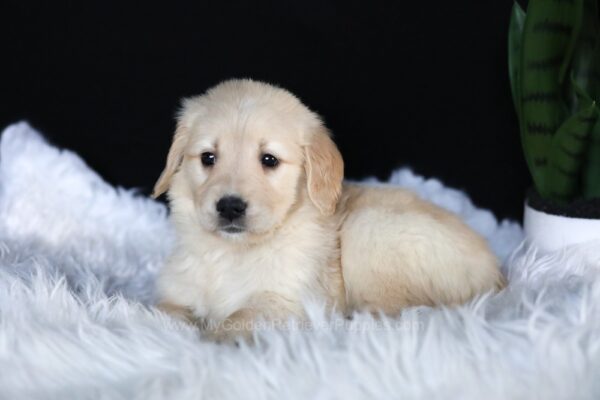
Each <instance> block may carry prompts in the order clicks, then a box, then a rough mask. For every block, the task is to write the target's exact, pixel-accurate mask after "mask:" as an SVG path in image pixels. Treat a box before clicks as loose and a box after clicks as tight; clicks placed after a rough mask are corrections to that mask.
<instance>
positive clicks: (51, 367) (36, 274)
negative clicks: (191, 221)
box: [0, 123, 600, 399]
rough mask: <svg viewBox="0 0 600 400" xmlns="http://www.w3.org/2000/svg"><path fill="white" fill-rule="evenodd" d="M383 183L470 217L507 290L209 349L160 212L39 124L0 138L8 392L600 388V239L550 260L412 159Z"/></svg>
mask: <svg viewBox="0 0 600 400" xmlns="http://www.w3.org/2000/svg"><path fill="white" fill-rule="evenodd" d="M389 184H391V185H399V186H403V187H407V188H410V189H411V190H414V191H415V192H417V193H418V194H419V195H421V196H422V197H424V198H426V199H429V200H430V201H432V202H434V203H436V204H438V205H441V206H443V207H445V208H448V209H450V210H452V211H454V212H455V213H457V214H458V215H460V216H461V217H462V218H463V219H464V220H465V221H466V222H467V223H468V224H469V225H470V226H472V227H473V228H474V229H475V230H477V231H478V232H479V233H481V234H482V235H483V236H485V237H486V238H487V239H488V241H489V242H490V244H491V246H492V248H493V249H494V251H495V252H496V254H498V256H499V257H500V258H501V259H502V260H504V267H503V268H504V273H505V274H506V276H507V277H508V279H509V282H510V283H509V286H508V288H507V289H506V290H504V291H503V292H502V293H500V294H497V295H493V296H484V297H481V298H478V299H475V300H473V301H472V302H470V303H469V304H466V305H464V306H461V307H453V308H428V307H417V308H411V309H407V310H405V311H404V312H403V313H402V314H401V315H400V316H398V317H397V318H383V319H382V320H374V319H373V318H372V317H371V316H370V315H368V314H358V315H355V316H354V318H353V319H352V320H344V319H343V318H341V317H340V316H336V315H334V316H327V315H325V314H324V312H323V310H322V308H320V307H319V306H318V305H313V306H312V307H311V308H310V310H309V312H310V316H311V321H312V327H311V329H288V330H286V331H283V330H269V329H266V328H265V330H264V331H260V332H259V333H258V335H259V337H260V338H261V339H262V340H261V341H260V343H259V345H257V346H253V347H248V346H241V347H239V348H236V347H233V346H223V345H218V344H214V343H209V342H205V341H203V340H202V339H200V338H199V337H198V332H197V331H196V330H195V329H194V328H193V327H191V326H188V325H186V324H184V323H181V322H178V321H176V320H175V319H173V318H171V317H169V316H167V315H165V314H163V313H161V312H159V311H157V310H156V309H155V308H153V307H152V304H153V301H154V290H153V284H154V278H155V276H156V272H157V270H158V269H159V268H160V266H161V264H162V262H163V260H164V259H165V256H166V255H167V254H168V252H169V249H170V247H171V246H172V243H173V237H174V232H173V230H172V228H171V227H170V225H169V222H168V220H167V215H168V213H167V209H166V207H165V206H164V205H163V204H161V203H158V202H155V201H153V200H150V199H148V198H146V197H143V196H140V195H139V194H136V192H135V191H134V190H127V189H121V188H113V187H111V186H110V185H108V184H107V183H105V182H104V181H103V180H102V179H101V178H100V177H99V176H98V175H97V174H96V173H94V172H93V171H92V170H90V169H89V168H88V167H87V166H86V164H85V163H84V162H83V161H82V160H81V159H80V158H79V157H78V156H77V155H76V154H73V153H72V152H69V151H66V150H59V149H56V148H55V147H52V146H51V145H49V144H48V143H46V141H45V140H44V139H43V138H42V137H41V136H40V135H39V134H38V133H36V132H35V131H34V130H33V129H32V128H31V127H29V126H28V125H27V124H25V123H19V124H15V125H12V126H10V127H8V128H7V129H6V130H5V131H4V133H3V134H2V137H1V142H0V398H1V399H32V398H43V399H52V398H56V399H67V398H74V399H85V398H110V399H154V398H169V399H187V398H190V399H193V398H198V399H200V398H216V399H240V398H252V399H307V398H308V399H311V398H316V399H332V398H344V399H351V398H368V399H371V398H382V399H383V398H407V399H437V398H439V399H442V398H443V399H447V398H451V399H452V398H460V399H534V398H540V399H559V398H560V399H575V398H578V399H583V398H589V399H597V398H600V379H599V378H600V372H599V371H600V279H599V273H598V272H599V266H600V246H599V245H598V244H597V243H596V244H588V245H586V246H582V247H579V248H574V249H569V250H567V251H564V252H562V253H560V254H549V255H540V254H538V253H536V252H535V251H534V250H532V249H528V248H527V246H525V245H520V243H521V241H522V231H521V228H520V226H519V225H518V224H517V223H514V222H510V221H502V222H500V223H498V222H497V221H496V219H495V218H494V216H493V215H492V213H490V212H489V211H486V210H481V209H477V208H475V207H474V206H473V204H472V203H471V202H470V200H469V199H468V197H467V196H466V195H465V194H464V193H461V192H460V191H457V190H454V189H449V188H445V187H444V186H443V185H442V184H441V183H440V182H439V181H437V180H434V179H423V178H422V177H420V176H417V175H415V174H413V173H412V172H411V171H409V170H407V169H402V170H399V171H396V172H394V173H393V174H392V176H391V178H390V180H389Z"/></svg>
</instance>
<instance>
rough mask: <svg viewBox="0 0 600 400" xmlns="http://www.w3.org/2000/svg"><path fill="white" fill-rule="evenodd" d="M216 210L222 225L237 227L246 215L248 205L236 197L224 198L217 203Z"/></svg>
mask: <svg viewBox="0 0 600 400" xmlns="http://www.w3.org/2000/svg"><path fill="white" fill-rule="evenodd" d="M216 208H217V213H219V217H220V218H221V222H222V224H223V225H237V222H239V221H240V220H241V219H242V217H244V215H246V208H248V203H246V202H245V201H244V200H242V199H241V198H240V197H238V196H225V197H222V198H221V199H220V200H219V201H218V202H217V204H216Z"/></svg>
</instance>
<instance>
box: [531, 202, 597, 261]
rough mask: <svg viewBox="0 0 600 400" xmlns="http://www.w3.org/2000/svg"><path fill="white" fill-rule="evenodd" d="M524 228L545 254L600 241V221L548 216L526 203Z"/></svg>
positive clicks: (532, 241) (533, 242)
mask: <svg viewBox="0 0 600 400" xmlns="http://www.w3.org/2000/svg"><path fill="white" fill-rule="evenodd" d="M523 228H524V230H525V235H526V237H527V239H529V240H530V241H531V243H532V244H534V245H535V246H536V247H538V248H539V249H540V250H542V251H545V252H552V251H556V250H560V249H562V248H564V247H567V246H571V245H574V244H580V243H585V242H589V241H591V240H598V239H600V219H587V218H570V217H563V216H561V215H552V214H547V213H545V212H542V211H538V210H535V209H533V208H531V207H530V206H529V205H528V204H527V202H525V216H524V218H523Z"/></svg>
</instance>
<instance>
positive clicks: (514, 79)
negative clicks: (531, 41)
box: [508, 1, 525, 118]
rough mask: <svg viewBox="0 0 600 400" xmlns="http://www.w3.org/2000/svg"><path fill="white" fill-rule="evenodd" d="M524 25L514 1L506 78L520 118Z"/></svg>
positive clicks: (509, 29) (519, 8)
mask: <svg viewBox="0 0 600 400" xmlns="http://www.w3.org/2000/svg"><path fill="white" fill-rule="evenodd" d="M524 25H525V11H523V9H522V8H521V6H520V5H519V3H517V2H516V1H515V2H514V4H513V8H512V12H511V16H510V24H509V27H508V76H509V78H510V88H511V91H512V98H513V103H514V105H515V111H516V112H517V117H519V118H520V116H521V89H520V81H519V79H520V73H519V69H520V65H521V45H522V38H523V26H524Z"/></svg>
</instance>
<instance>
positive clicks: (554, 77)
mask: <svg viewBox="0 0 600 400" xmlns="http://www.w3.org/2000/svg"><path fill="white" fill-rule="evenodd" d="M583 1H584V0H572V1H556V0H530V1H529V6H528V8H527V18H525V25H524V27H523V36H522V50H521V52H522V57H521V65H520V69H519V73H520V92H521V103H520V104H521V106H520V110H521V118H520V126H521V141H522V143H523V149H524V150H525V158H526V160H527V164H528V166H529V170H530V171H531V175H532V177H533V181H534V184H535V186H536V188H537V190H538V192H539V193H540V194H541V195H542V196H543V197H552V193H553V192H554V191H555V187H554V186H560V185H558V184H557V185H554V184H553V183H552V179H553V178H554V177H555V173H554V172H555V171H554V167H551V163H550V162H542V160H547V159H549V158H551V157H552V156H554V151H553V149H554V134H555V133H556V132H557V131H558V130H559V128H560V127H561V126H562V125H563V122H564V121H565V120H567V118H568V110H567V105H566V102H565V101H564V99H563V96H562V94H563V93H564V88H563V85H561V83H560V72H561V67H562V65H563V63H564V61H565V59H567V57H568V53H569V48H570V46H571V44H572V43H571V42H572V41H571V38H572V34H573V31H574V30H575V29H576V25H577V24H578V22H577V19H578V18H580V17H581V15H580V7H581V4H582V2H583Z"/></svg>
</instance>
